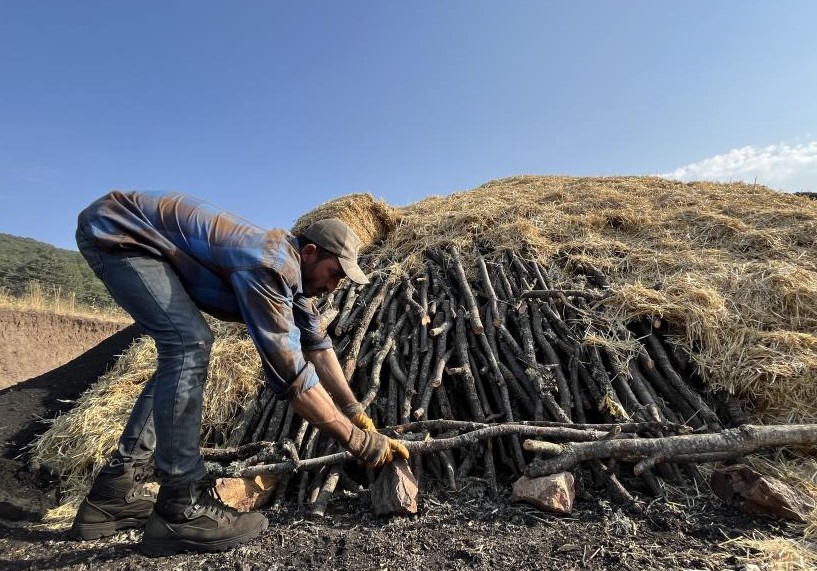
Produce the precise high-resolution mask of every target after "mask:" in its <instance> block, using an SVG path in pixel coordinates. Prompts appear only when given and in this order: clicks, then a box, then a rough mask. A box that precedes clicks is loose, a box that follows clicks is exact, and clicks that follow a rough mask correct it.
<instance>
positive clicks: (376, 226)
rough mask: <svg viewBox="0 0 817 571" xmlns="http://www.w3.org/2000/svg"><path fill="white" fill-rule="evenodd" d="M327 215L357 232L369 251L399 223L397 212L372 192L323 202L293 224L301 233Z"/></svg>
mask: <svg viewBox="0 0 817 571" xmlns="http://www.w3.org/2000/svg"><path fill="white" fill-rule="evenodd" d="M324 218H340V219H341V220H342V221H343V222H345V223H346V224H347V225H349V226H350V227H351V228H352V230H354V231H355V234H357V237H358V238H360V241H361V251H366V250H368V249H369V248H371V247H372V246H373V245H374V244H376V243H378V242H380V241H381V240H383V239H384V238H386V236H388V235H389V234H390V233H391V232H392V231H393V230H394V228H395V227H396V226H397V224H398V222H399V217H398V214H397V211H396V210H395V209H393V208H392V207H390V206H389V205H388V204H386V203H385V202H383V201H382V200H375V198H374V197H373V196H372V195H371V194H364V193H360V194H348V195H346V196H342V197H340V198H336V199H335V200H331V201H329V202H326V203H324V204H321V205H320V206H318V207H317V208H315V209H313V210H311V211H309V212H307V213H306V214H304V215H303V216H301V217H300V218H298V220H296V221H295V225H294V226H293V227H292V233H293V234H299V233H300V232H302V231H303V230H304V229H305V228H306V227H307V226H309V225H310V224H312V223H313V222H317V221H318V220H323V219H324Z"/></svg>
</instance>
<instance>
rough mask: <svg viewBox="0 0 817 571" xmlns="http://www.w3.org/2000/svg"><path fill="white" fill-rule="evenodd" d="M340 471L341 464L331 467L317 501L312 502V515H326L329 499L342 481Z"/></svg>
mask: <svg viewBox="0 0 817 571" xmlns="http://www.w3.org/2000/svg"><path fill="white" fill-rule="evenodd" d="M340 473H341V466H340V464H336V465H334V466H332V467H331V468H330V469H329V472H328V473H327V475H326V480H324V482H323V485H322V486H321V488H320V491H319V493H318V496H317V497H316V498H315V501H314V502H312V508H311V510H310V513H311V515H312V516H314V517H324V516H325V515H326V508H327V507H328V505H329V500H330V499H331V498H332V496H333V495H334V494H335V489H336V488H337V485H338V482H339V481H340Z"/></svg>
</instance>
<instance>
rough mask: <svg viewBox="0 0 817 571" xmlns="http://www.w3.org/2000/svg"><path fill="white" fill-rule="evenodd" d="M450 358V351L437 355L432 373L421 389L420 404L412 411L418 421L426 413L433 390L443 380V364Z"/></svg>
mask: <svg viewBox="0 0 817 571" xmlns="http://www.w3.org/2000/svg"><path fill="white" fill-rule="evenodd" d="M450 356H451V351H450V350H449V351H446V352H445V353H443V354H441V355H440V354H438V355H437V362H436V365H435V366H434V372H433V374H432V376H431V378H430V379H429V381H428V382H427V383H426V386H425V388H424V389H423V396H422V398H421V399H420V404H419V406H418V407H417V409H416V410H415V411H414V418H415V419H420V418H423V417H424V416H425V415H426V412H427V411H428V405H429V403H430V402H431V395H432V392H433V391H434V389H436V388H437V387H439V386H440V384H441V383H442V380H443V371H444V370H445V364H446V363H447V362H448V359H449V357H450Z"/></svg>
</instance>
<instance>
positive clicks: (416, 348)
mask: <svg viewBox="0 0 817 571" xmlns="http://www.w3.org/2000/svg"><path fill="white" fill-rule="evenodd" d="M419 370H420V339H419V337H418V335H417V332H416V330H415V332H414V334H413V335H412V336H411V364H410V365H409V371H408V378H407V380H406V387H405V391H404V392H403V401H402V403H401V405H400V422H403V423H405V422H408V421H409V417H410V416H411V403H412V400H413V399H414V395H415V394H416V392H417V375H418V374H419Z"/></svg>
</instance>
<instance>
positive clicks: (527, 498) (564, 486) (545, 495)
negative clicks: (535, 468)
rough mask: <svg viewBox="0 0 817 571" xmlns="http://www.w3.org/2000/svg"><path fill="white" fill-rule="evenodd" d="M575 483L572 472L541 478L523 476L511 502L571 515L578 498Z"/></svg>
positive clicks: (517, 482)
mask: <svg viewBox="0 0 817 571" xmlns="http://www.w3.org/2000/svg"><path fill="white" fill-rule="evenodd" d="M574 483H575V482H574V479H573V474H571V473H570V472H561V473H559V474H551V475H550V476H542V477H539V478H528V477H527V476H522V477H521V478H519V479H518V480H517V481H516V483H515V484H514V485H513V493H512V494H511V501H514V502H525V503H528V504H530V505H532V506H535V507H537V508H539V509H540V510H544V511H548V512H553V513H559V514H570V513H571V512H572V511H573V500H574V499H575V497H576V491H575V488H574Z"/></svg>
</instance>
